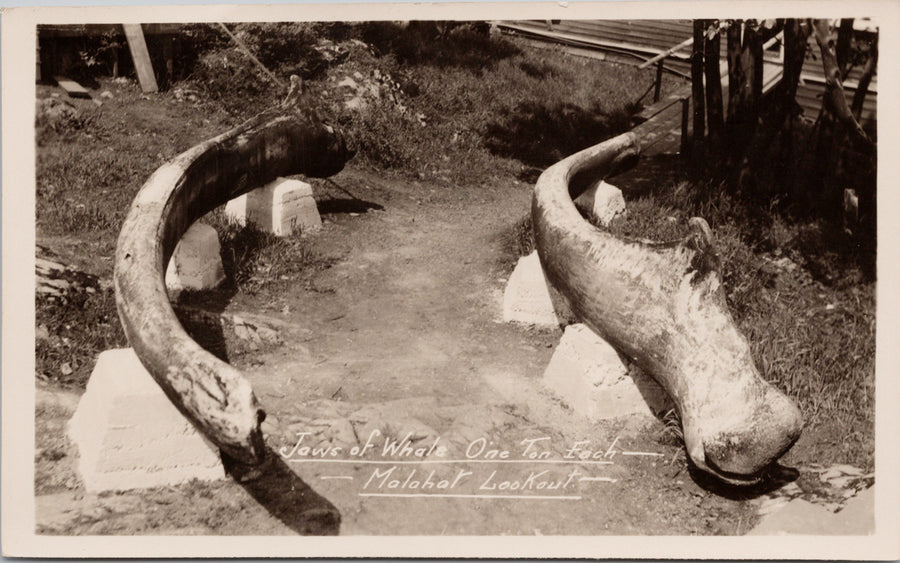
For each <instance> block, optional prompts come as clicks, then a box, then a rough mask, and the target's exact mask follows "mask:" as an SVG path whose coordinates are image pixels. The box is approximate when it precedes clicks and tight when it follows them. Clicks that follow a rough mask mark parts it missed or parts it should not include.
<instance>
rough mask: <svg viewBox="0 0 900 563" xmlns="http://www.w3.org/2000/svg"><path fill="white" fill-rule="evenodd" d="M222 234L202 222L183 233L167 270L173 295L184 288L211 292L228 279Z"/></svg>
mask: <svg viewBox="0 0 900 563" xmlns="http://www.w3.org/2000/svg"><path fill="white" fill-rule="evenodd" d="M220 248H221V247H220V246H219V234H218V233H217V232H216V230H215V229H214V228H213V227H211V226H209V225H205V224H203V223H194V224H193V225H191V227H190V228H189V229H188V230H187V232H186V233H184V236H183V237H181V240H180V241H178V245H177V246H176V247H175V252H174V253H172V258H170V259H169V267H168V268H167V269H166V288H167V289H168V290H169V293H170V294H176V293H178V292H180V291H182V290H185V289H191V290H202V289H212V288H214V287H216V286H217V285H219V284H220V283H222V281H223V280H224V279H225V270H224V269H223V268H222V257H221V255H220Z"/></svg>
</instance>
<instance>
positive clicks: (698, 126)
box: [691, 20, 718, 172]
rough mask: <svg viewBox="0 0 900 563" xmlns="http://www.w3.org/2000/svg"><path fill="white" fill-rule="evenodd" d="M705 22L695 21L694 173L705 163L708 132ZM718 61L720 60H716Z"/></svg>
mask: <svg viewBox="0 0 900 563" xmlns="http://www.w3.org/2000/svg"><path fill="white" fill-rule="evenodd" d="M704 30H705V21H704V20H694V44H693V47H692V52H691V102H692V103H693V105H694V121H693V134H692V138H693V143H692V145H693V146H692V148H691V161H692V163H693V166H692V168H693V169H694V172H697V171H699V169H700V166H701V164H702V163H703V161H704V158H705V155H704V152H705V151H704V150H703V148H704V147H703V145H704V143H703V137H704V133H705V132H706V124H705V119H704V116H705V114H706V109H705V103H704V97H703V32H704ZM716 60H717V61H718V58H717V59H716Z"/></svg>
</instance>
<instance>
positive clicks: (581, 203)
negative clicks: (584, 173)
mask: <svg viewBox="0 0 900 563" xmlns="http://www.w3.org/2000/svg"><path fill="white" fill-rule="evenodd" d="M575 206H576V207H578V208H579V209H580V210H581V212H582V213H587V212H589V213H591V214H593V215H594V216H595V217H597V219H598V220H599V221H600V223H601V224H602V225H603V226H604V227H608V226H609V224H610V223H611V222H612V220H613V219H615V218H616V217H620V216H622V215H624V214H625V213H626V209H625V197H624V196H623V195H622V190H620V189H619V188H617V187H615V186H613V185H611V184H607V183H606V182H604V181H602V180H601V181H600V182H599V183H597V184H595V185H594V186H592V187H590V188H588V190H587V191H585V192H584V193H583V194H581V195H580V196H578V198H576V199H575Z"/></svg>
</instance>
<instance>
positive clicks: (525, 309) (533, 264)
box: [503, 252, 560, 328]
mask: <svg viewBox="0 0 900 563" xmlns="http://www.w3.org/2000/svg"><path fill="white" fill-rule="evenodd" d="M503 321H504V322H517V323H523V324H531V325H536V326H542V327H553V328H556V327H558V326H559V324H560V323H559V318H558V317H557V315H556V311H555V309H554V307H553V301H552V300H551V298H550V289H549V286H548V285H547V278H546V277H544V270H543V269H542V268H541V262H540V259H539V258H538V255H537V252H532V253H531V254H529V255H528V256H523V257H522V258H519V262H518V263H517V264H516V268H515V269H514V270H513V273H512V275H511V276H509V281H508V282H507V283H506V291H504V293H503Z"/></svg>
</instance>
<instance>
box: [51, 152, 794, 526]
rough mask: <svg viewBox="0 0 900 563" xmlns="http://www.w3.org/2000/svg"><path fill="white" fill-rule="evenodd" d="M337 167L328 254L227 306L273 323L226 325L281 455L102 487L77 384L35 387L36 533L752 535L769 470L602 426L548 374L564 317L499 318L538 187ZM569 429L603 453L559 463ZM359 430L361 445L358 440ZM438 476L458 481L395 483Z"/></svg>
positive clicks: (665, 434) (629, 420)
mask: <svg viewBox="0 0 900 563" xmlns="http://www.w3.org/2000/svg"><path fill="white" fill-rule="evenodd" d="M333 182H334V183H331V182H322V181H317V182H315V192H316V197H317V199H318V200H319V207H320V209H322V210H323V211H325V212H324V213H323V220H324V226H323V229H322V230H321V231H320V232H318V233H315V234H310V235H304V236H307V237H308V241H309V243H310V244H311V246H312V249H313V250H314V251H315V252H316V253H318V254H320V255H322V256H323V257H326V258H327V259H328V260H329V261H331V262H333V265H331V267H328V268H325V269H323V270H321V271H316V272H314V273H311V274H309V275H306V276H304V277H303V278H302V279H296V280H281V281H283V282H284V283H281V284H278V285H277V286H276V287H275V289H270V290H267V291H261V292H258V293H255V294H247V293H238V294H236V295H233V296H231V297H230V298H229V299H228V301H227V302H226V303H224V304H222V305H223V313H224V314H225V315H231V316H232V318H233V316H234V315H237V316H239V317H240V318H241V319H244V320H245V321H246V322H250V323H251V324H255V325H258V326H267V327H270V328H272V329H274V330H277V331H278V341H279V343H278V344H272V343H262V344H260V345H253V346H250V347H248V346H247V344H246V342H240V341H239V339H235V338H234V337H233V336H229V337H228V338H227V342H226V346H225V349H226V352H225V353H226V355H227V356H228V359H229V361H230V362H231V363H233V364H234V365H236V366H237V367H238V368H239V369H241V370H242V371H243V373H244V374H245V375H246V376H247V378H248V379H249V380H250V381H251V383H252V384H253V387H254V390H255V392H256V394H257V397H258V398H259V399H260V401H261V403H262V405H263V407H264V409H265V410H266V411H267V413H268V415H269V416H268V419H267V421H266V422H265V423H264V429H265V430H266V432H267V439H268V440H269V445H270V446H271V448H272V452H271V453H272V458H273V460H272V462H271V463H270V464H269V465H268V466H267V467H266V468H265V469H264V471H263V474H262V476H261V477H258V478H256V479H250V480H247V481H245V482H243V483H242V482H240V474H241V472H240V470H239V469H236V470H235V477H236V478H234V479H227V480H222V481H216V482H209V483H204V482H199V481H192V482H189V483H186V484H183V485H178V486H172V487H163V488H154V489H146V490H133V491H125V492H119V493H106V494H99V495H96V494H88V493H86V492H85V491H84V489H83V486H82V485H81V483H80V480H79V478H78V476H77V472H76V471H75V469H74V466H75V463H76V460H77V451H75V449H74V447H73V446H72V445H71V444H69V443H68V441H67V439H66V437H65V431H64V427H65V422H66V420H67V419H68V417H70V416H71V413H72V412H73V411H74V408H75V405H76V404H77V399H78V395H77V393H74V392H71V391H59V390H53V389H50V388H46V387H41V388H39V389H38V395H37V428H36V452H35V460H36V481H35V493H36V495H37V496H36V506H37V531H38V532H39V533H47V534H65V535H72V534H123V535H137V534H153V535H173V534H224V535H245V534H246V535H276V534H295V533H312V534H338V533H339V534H349V535H352V534H365V535H380V534H390V535H441V534H446V535H459V534H473V535H501V534H526V535H532V534H537V535H541V534H546V535H550V534H560V535H562V534H565V535H602V534H615V535H626V534H642V535H651V534H661V535H662V534H665V535H694V534H714V535H733V534H738V535H739V534H744V533H746V532H748V531H749V530H750V529H751V528H752V527H753V525H754V523H755V522H756V521H757V519H758V516H757V507H758V503H756V502H755V501H754V500H753V499H754V498H755V497H759V496H760V495H762V494H763V493H766V492H768V491H770V490H771V489H773V488H775V487H777V485H778V482H777V481H775V482H773V483H770V484H769V485H768V486H767V488H765V489H760V490H752V491H735V490H726V489H722V488H719V487H717V486H716V484H714V483H710V482H709V481H708V480H706V479H705V478H704V477H703V476H702V475H698V474H696V473H695V472H693V470H692V469H691V468H689V467H688V465H687V463H686V460H685V456H684V452H683V446H682V445H681V444H680V442H679V441H678V439H677V438H674V437H673V432H672V430H671V429H670V428H667V426H666V425H665V424H664V423H663V422H661V421H659V420H657V419H655V418H652V417H650V416H639V415H633V416H630V417H625V418H619V419H614V420H609V421H604V422H591V421H589V420H587V419H586V418H584V417H581V416H580V415H577V414H576V413H574V412H573V411H572V410H571V409H569V408H568V407H567V406H566V405H565V404H563V403H562V402H560V401H559V400H558V399H556V398H555V397H554V395H553V394H552V392H550V391H549V390H548V389H546V388H545V387H544V386H543V385H542V382H541V378H542V373H543V370H544V367H545V366H546V365H547V363H548V361H549V359H550V357H551V355H552V353H553V349H554V347H555V345H556V343H557V342H558V340H559V337H560V336H561V331H560V330H558V329H553V330H538V329H535V328H533V327H527V326H521V325H515V324H507V323H503V322H502V319H501V318H500V317H501V305H502V294H503V289H504V286H505V282H506V279H507V278H508V276H509V273H510V272H511V270H512V267H513V265H514V264H515V259H516V258H517V257H516V255H515V252H514V251H513V250H512V249H513V248H514V246H515V243H514V241H513V232H514V228H515V225H516V223H518V222H519V221H520V220H521V219H522V218H523V217H524V216H525V215H526V214H527V213H528V209H529V205H530V196H531V191H530V186H527V185H525V184H521V183H518V182H515V181H509V182H508V183H504V182H502V181H500V180H498V181H497V182H496V184H495V185H492V186H478V187H468V188H460V187H457V186H451V185H446V184H431V183H426V182H416V181H408V180H403V179H398V178H389V177H385V176H380V175H376V174H374V173H372V172H369V171H366V170H360V169H353V168H351V169H348V170H346V171H344V172H342V173H341V174H339V175H338V176H336V177H335V178H333ZM350 194H352V197H351V196H350ZM202 302H203V299H198V300H197V303H202ZM182 305H184V304H182ZM188 305H189V304H188ZM219 308H220V309H221V308H222V307H219ZM252 348H256V349H255V350H254V349H252ZM303 432H308V433H309V434H307V435H303V440H305V441H303V442H302V443H301V444H300V446H305V445H316V446H319V447H332V448H341V450H340V452H339V454H338V455H336V456H334V457H333V458H330V459H332V461H322V460H318V461H316V460H314V459H312V458H314V456H311V455H307V456H305V457H304V456H303V455H302V454H301V453H299V452H293V451H292V450H294V449H295V446H296V445H297V444H296V442H297V441H298V440H299V439H300V435H299V434H298V433H303ZM404 438H408V439H409V441H410V442H411V443H412V445H413V447H414V448H420V447H423V446H429V445H431V444H435V443H437V444H439V445H441V446H443V447H446V448H447V450H446V452H444V456H443V457H442V456H440V455H439V454H434V453H433V454H432V455H431V456H429V457H428V458H426V461H427V462H426V463H418V462H417V461H420V460H421V458H418V457H416V454H415V453H413V454H410V455H408V456H406V457H403V456H393V457H391V456H387V455H385V454H384V447H385V445H384V444H385V440H387V441H388V442H390V441H398V440H400V441H402V440H403V439H404ZM535 439H537V441H534V442H532V443H533V444H534V447H533V448H531V449H530V450H529V451H528V452H527V453H530V452H531V451H538V450H540V451H547V452H549V454H548V455H549V458H548V459H547V461H552V462H553V463H549V462H548V463H536V462H534V461H533V460H531V459H530V458H529V457H528V455H527V453H526V452H525V449H526V445H527V444H528V442H527V440H535ZM367 442H371V443H372V447H370V448H369V449H365V445H366V443H367ZM579 443H580V444H579ZM482 445H483V446H484V447H483V448H482V447H481V446H482ZM576 445H580V447H581V448H582V449H583V450H591V452H592V453H593V452H597V454H596V456H595V457H593V458H592V459H590V460H587V461H583V460H572V459H568V460H567V459H566V455H567V453H568V454H569V455H570V456H571V455H572V453H571V452H572V448H573V447H574V446H576ZM354 447H356V448H361V449H363V450H364V454H363V455H357V456H354V455H351V451H352V448H354ZM491 451H496V452H501V451H508V452H510V453H509V456H510V457H509V459H512V460H521V461H522V462H521V463H520V462H516V463H506V462H500V461H497V459H496V458H493V459H491V456H492V455H494V454H492V453H490V452H491ZM636 453H640V454H647V455H635V454H636ZM523 454H525V455H523ZM496 455H498V456H499V455H501V454H499V453H497V454H496ZM335 459H337V460H340V462H335V461H333V460H335ZM460 460H461V461H460ZM373 461H374V462H391V463H370V462H373ZM397 461H399V462H401V463H393V462H397ZM559 461H566V462H567V463H558V462H559ZM596 461H603V462H604V463H602V464H601V463H596ZM404 462H405V463H404ZM411 462H412V463H411ZM457 478H459V480H458V481H455V482H454V480H455V479H457ZM442 480H443V481H444V482H445V483H446V484H448V485H446V486H447V487H448V488H446V489H441V488H439V487H440V485H439V483H441V481H442ZM395 481H396V482H395ZM429 482H430V483H433V484H434V485H433V488H427V487H428V485H427V484H426V483H429ZM450 483H453V485H452V486H451V485H449V484H450ZM504 483H505V484H504ZM542 483H543V484H542ZM433 493H442V494H445V495H455V496H441V497H431V498H426V497H421V496H410V497H405V498H401V497H397V496H388V495H398V494H420V495H421V494H433ZM373 494H375V495H376V496H371V495H373ZM490 495H505V496H490ZM535 497H556V498H535Z"/></svg>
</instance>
